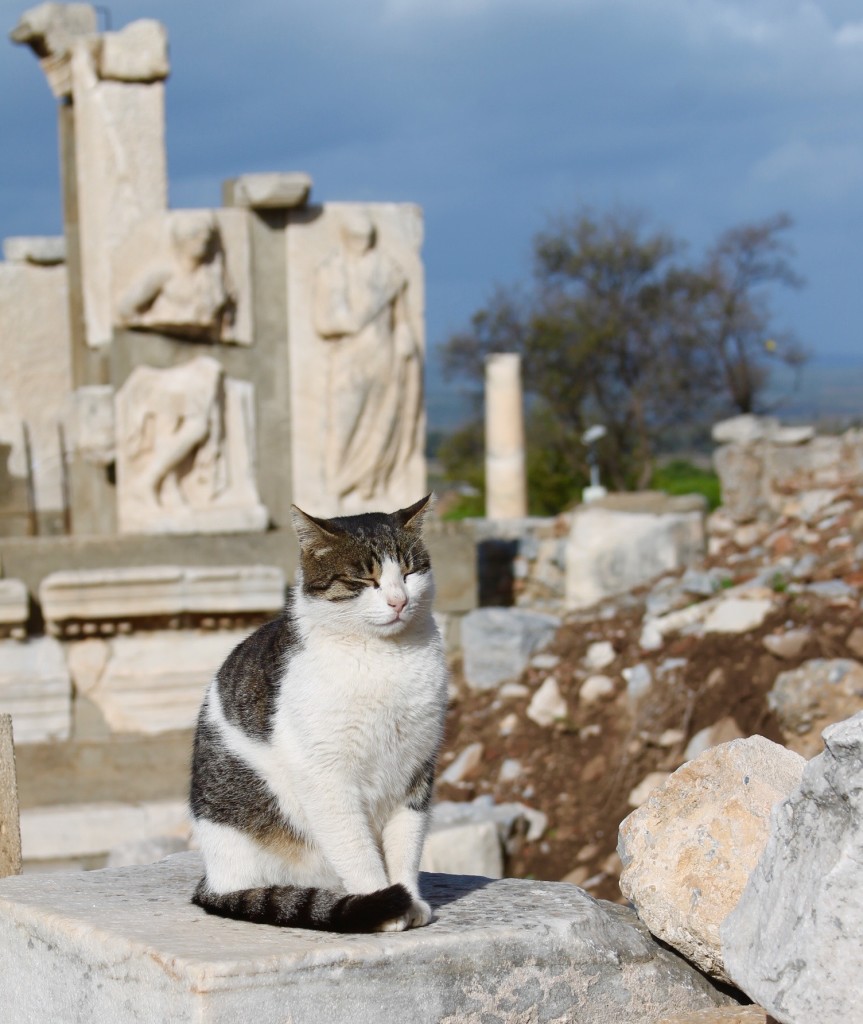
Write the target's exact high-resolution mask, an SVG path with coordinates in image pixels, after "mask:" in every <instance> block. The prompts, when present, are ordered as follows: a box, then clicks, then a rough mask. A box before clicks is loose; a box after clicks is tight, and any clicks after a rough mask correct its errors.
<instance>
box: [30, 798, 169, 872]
mask: <svg viewBox="0 0 863 1024" xmlns="http://www.w3.org/2000/svg"><path fill="white" fill-rule="evenodd" d="M188 834H189V812H188V806H187V804H186V801H185V800H150V801H145V802H143V803H135V804H132V803H129V804H126V803H119V802H107V801H106V802H105V803H98V804H64V805H63V806H61V807H31V808H27V809H25V810H23V811H22V812H21V853H22V856H23V858H24V860H25V861H27V862H28V863H29V864H34V863H37V862H38V861H45V860H47V861H54V860H71V859H74V858H76V857H98V856H102V855H105V854H107V853H108V852H109V851H110V850H112V849H114V847H115V846H119V845H120V844H122V843H130V842H142V841H144V840H147V839H152V838H153V837H155V836H169V835H170V836H187V835H188Z"/></svg>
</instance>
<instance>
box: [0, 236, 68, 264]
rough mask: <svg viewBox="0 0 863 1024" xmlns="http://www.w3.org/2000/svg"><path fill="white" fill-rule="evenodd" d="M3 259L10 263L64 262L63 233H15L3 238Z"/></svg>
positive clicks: (64, 244) (64, 246)
mask: <svg viewBox="0 0 863 1024" xmlns="http://www.w3.org/2000/svg"><path fill="white" fill-rule="evenodd" d="M3 259H4V260H9V262H10V263H35V264H36V265H37V266H43V267H53V266H56V264H58V263H65V262H66V238H65V236H64V235H15V236H14V237H12V238H4V239H3Z"/></svg>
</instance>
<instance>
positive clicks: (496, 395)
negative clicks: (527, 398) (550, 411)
mask: <svg viewBox="0 0 863 1024" xmlns="http://www.w3.org/2000/svg"><path fill="white" fill-rule="evenodd" d="M485 493H486V498H485V514H486V516H488V518H489V519H515V518H519V517H522V516H526V515H527V475H526V472H525V453H524V411H523V402H522V390H521V357H520V356H519V355H516V354H515V353H511V352H506V353H498V354H496V355H492V356H489V357H488V359H487V360H486V364H485Z"/></svg>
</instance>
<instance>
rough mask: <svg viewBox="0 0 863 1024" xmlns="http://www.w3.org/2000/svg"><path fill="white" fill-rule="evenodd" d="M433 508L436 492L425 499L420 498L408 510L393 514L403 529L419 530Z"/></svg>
mask: <svg viewBox="0 0 863 1024" xmlns="http://www.w3.org/2000/svg"><path fill="white" fill-rule="evenodd" d="M432 508H434V492H432V493H431V494H427V495H426V496H425V497H424V498H420V500H419V501H418V502H416V503H415V504H414V505H410V506H408V508H400V509H399V510H398V512H393V518H394V519H395V520H396V521H397V522H398V524H399V526H401V527H402V529H405V530H419V529H420V528H421V527H422V525H423V521H424V520H425V517H426V514H427V513H428V512H430V511H431V510H432Z"/></svg>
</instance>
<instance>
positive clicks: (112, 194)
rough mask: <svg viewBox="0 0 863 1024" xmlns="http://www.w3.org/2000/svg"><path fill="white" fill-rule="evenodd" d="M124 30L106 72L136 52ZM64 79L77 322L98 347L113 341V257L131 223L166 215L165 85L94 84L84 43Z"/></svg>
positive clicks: (96, 74) (96, 73) (95, 74)
mask: <svg viewBox="0 0 863 1024" xmlns="http://www.w3.org/2000/svg"><path fill="white" fill-rule="evenodd" d="M130 30H132V26H129V28H128V29H127V30H126V31H125V33H122V34H117V36H115V38H114V39H113V40H112V41H109V54H111V56H110V57H109V63H110V65H112V67H111V70H112V73H113V72H115V71H118V70H119V69H118V67H116V66H114V65H119V64H120V63H121V62H122V61H123V60H124V59H125V58H127V57H129V56H130V47H131V50H132V51H134V50H135V49H136V40H137V39H138V35H137V32H135V30H132V31H130ZM133 33H134V34H133ZM126 34H128V42H129V44H130V45H129V46H128V47H127V46H126V45H125V44H124V43H123V40H122V39H121V36H122V37H125V36H126ZM121 43H123V45H121ZM97 52H98V51H97ZM124 55H125V57H124ZM71 78H72V95H73V98H74V115H75V164H76V168H75V169H76V175H77V184H78V214H79V231H80V239H81V275H82V286H83V302H84V320H85V325H86V334H87V343H88V344H89V345H92V346H99V345H105V344H108V343H109V342H110V341H111V338H112V335H113V330H112V324H113V320H112V302H111V298H112V295H111V293H112V279H113V267H112V263H113V258H114V253H115V251H116V250H117V247H118V246H119V245H120V243H121V242H122V241H123V239H125V238H126V236H127V235H128V234H129V233H130V231H131V230H132V228H133V227H134V226H135V224H136V223H137V222H138V221H140V220H143V219H145V218H146V217H148V216H149V215H151V214H154V213H158V212H160V211H162V210H165V209H167V205H168V174H167V161H166V155H165V86H164V82H163V81H158V80H148V81H144V82H131V81H128V80H126V81H118V80H116V79H103V78H101V77H100V68H99V65H98V61H97V59H96V56H95V54H94V50H93V48H92V47H90V46H88V45H86V43H84V42H83V41H79V42H77V43H75V44H74V45H73V47H72V58H71Z"/></svg>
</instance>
